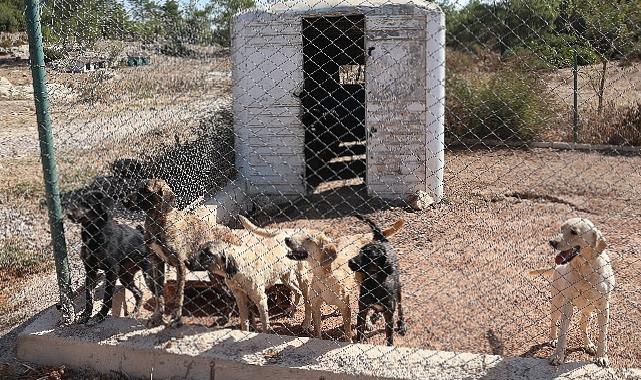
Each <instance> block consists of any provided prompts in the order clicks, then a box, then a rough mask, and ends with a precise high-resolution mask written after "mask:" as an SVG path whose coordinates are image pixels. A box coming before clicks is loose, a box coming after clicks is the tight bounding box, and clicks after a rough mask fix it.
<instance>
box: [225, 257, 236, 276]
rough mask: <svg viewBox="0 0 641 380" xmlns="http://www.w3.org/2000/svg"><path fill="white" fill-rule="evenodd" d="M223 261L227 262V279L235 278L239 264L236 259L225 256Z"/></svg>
mask: <svg viewBox="0 0 641 380" xmlns="http://www.w3.org/2000/svg"><path fill="white" fill-rule="evenodd" d="M223 261H224V262H225V274H227V278H230V279H231V278H233V277H234V276H235V275H236V273H238V263H237V262H236V259H234V258H233V257H230V256H228V255H225V254H223Z"/></svg>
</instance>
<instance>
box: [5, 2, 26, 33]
mask: <svg viewBox="0 0 641 380" xmlns="http://www.w3.org/2000/svg"><path fill="white" fill-rule="evenodd" d="M23 13H24V1H23V0H0V32H10V33H15V32H21V31H24V30H25V22H24V14H23Z"/></svg>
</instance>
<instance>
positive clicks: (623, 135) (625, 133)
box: [607, 103, 641, 146]
mask: <svg viewBox="0 0 641 380" xmlns="http://www.w3.org/2000/svg"><path fill="white" fill-rule="evenodd" d="M607 143H608V144H614V145H633V146H641V103H637V104H636V105H635V106H631V107H626V108H624V109H622V110H621V111H620V114H619V118H618V120H617V121H616V122H615V123H614V131H613V133H612V134H611V135H610V136H609V137H608V139H607Z"/></svg>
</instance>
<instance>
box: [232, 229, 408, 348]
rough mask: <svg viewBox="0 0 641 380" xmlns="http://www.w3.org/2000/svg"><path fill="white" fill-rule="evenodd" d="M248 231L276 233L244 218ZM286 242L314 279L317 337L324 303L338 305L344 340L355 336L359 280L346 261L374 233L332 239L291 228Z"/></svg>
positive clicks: (292, 255)
mask: <svg viewBox="0 0 641 380" xmlns="http://www.w3.org/2000/svg"><path fill="white" fill-rule="evenodd" d="M404 223H405V221H404V220H402V219H401V220H399V221H397V222H396V223H395V224H394V225H393V226H391V227H390V228H388V229H387V230H385V231H383V233H384V234H385V236H392V235H393V234H395V233H396V232H397V231H398V230H399V229H400V228H401V227H402V226H403V224H404ZM243 226H245V228H247V229H248V230H250V231H252V232H254V233H256V234H258V235H261V236H265V237H269V236H273V235H274V234H275V232H271V231H267V230H265V229H262V228H258V227H256V226H254V225H253V224H251V223H249V222H248V221H243ZM283 232H286V233H287V234H288V236H287V237H286V238H285V244H286V245H287V246H288V247H289V248H290V252H289V253H288V254H287V257H288V258H290V259H291V260H290V261H292V262H307V264H308V267H309V268H311V272H312V273H313V278H312V282H311V289H310V292H309V296H310V300H311V309H312V321H313V323H314V336H316V337H318V338H320V336H321V306H322V305H323V302H325V303H327V304H330V305H333V306H336V307H337V308H338V309H339V311H340V313H341V317H342V318H343V331H344V334H345V336H344V339H345V340H346V341H351V339H352V309H351V297H352V292H354V291H355V290H356V289H358V286H357V283H358V282H359V279H358V278H356V279H355V277H354V272H353V271H352V270H350V269H349V267H348V266H347V261H348V260H349V259H350V258H352V257H354V256H356V255H357V254H358V251H359V249H360V248H361V247H362V246H363V245H365V244H367V243H369V242H370V241H371V240H372V234H371V233H369V234H356V235H350V236H344V237H340V238H338V239H336V241H333V240H332V239H330V238H329V237H328V236H327V235H325V234H324V233H323V232H321V231H316V230H307V229H306V230H301V229H288V230H284V231H282V232H279V233H283Z"/></svg>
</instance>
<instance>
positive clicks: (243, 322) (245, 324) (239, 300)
mask: <svg viewBox="0 0 641 380" xmlns="http://www.w3.org/2000/svg"><path fill="white" fill-rule="evenodd" d="M230 289H231V292H232V294H233V295H234V298H235V299H236V305H237V306H238V318H239V319H240V329H241V330H242V331H249V321H248V320H247V318H248V317H249V305H248V304H247V301H248V300H247V294H245V292H243V291H240V290H238V289H234V288H231V287H230ZM252 318H253V317H252Z"/></svg>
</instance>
